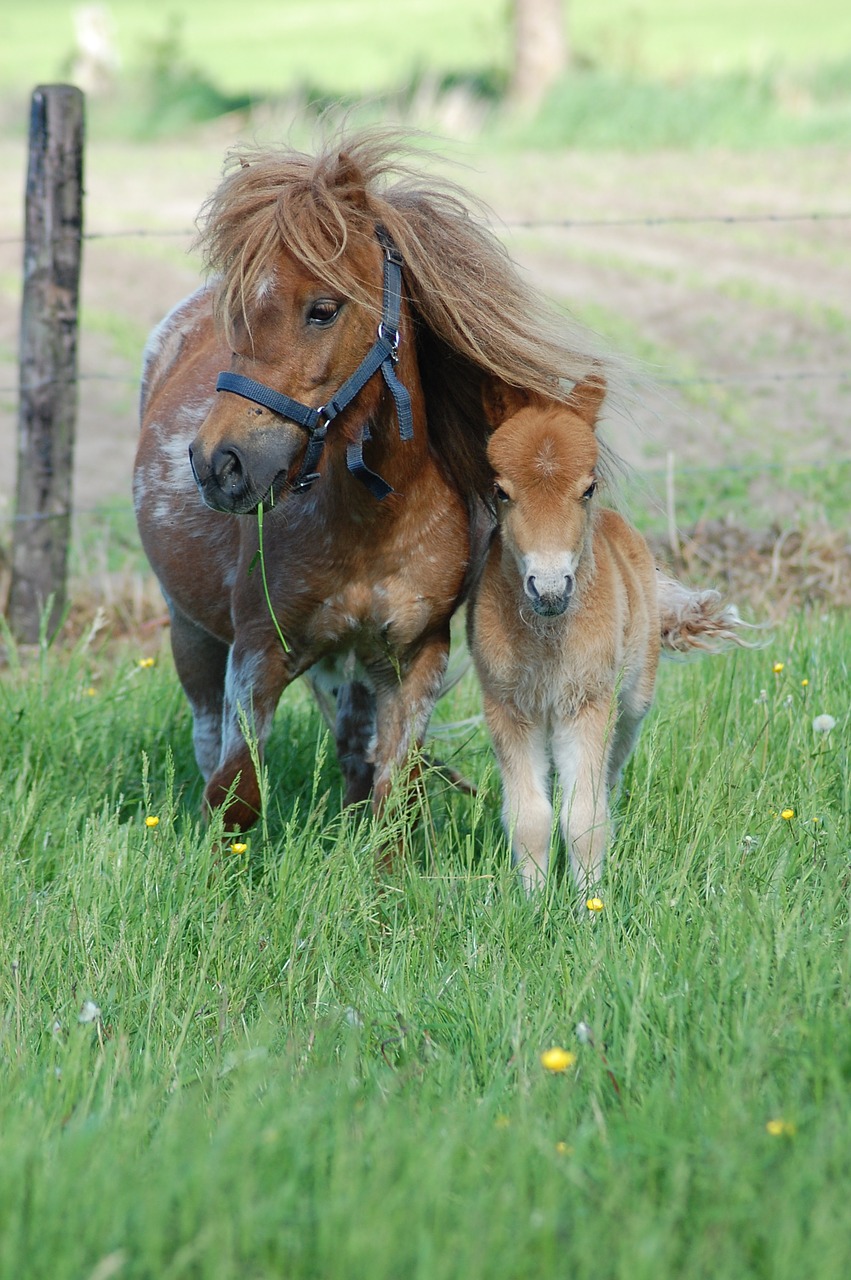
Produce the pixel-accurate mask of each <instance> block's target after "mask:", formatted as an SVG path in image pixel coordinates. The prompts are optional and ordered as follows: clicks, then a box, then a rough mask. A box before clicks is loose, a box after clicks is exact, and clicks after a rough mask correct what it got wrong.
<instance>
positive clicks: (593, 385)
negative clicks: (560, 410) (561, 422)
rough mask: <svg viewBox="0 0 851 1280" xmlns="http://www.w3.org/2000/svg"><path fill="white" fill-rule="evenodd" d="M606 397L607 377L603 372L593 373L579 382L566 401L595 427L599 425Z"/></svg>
mask: <svg viewBox="0 0 851 1280" xmlns="http://www.w3.org/2000/svg"><path fill="white" fill-rule="evenodd" d="M605 398H606V379H605V378H604V377H603V375H602V374H601V373H591V374H589V375H588V377H587V378H583V379H582V381H581V382H577V384H576V386H575V387H574V388H573V390H572V391H571V393H570V396H569V398H568V400H567V402H566V403H567V405H568V407H569V408H570V409H572V410H573V412H574V413H577V414H578V415H579V417H580V418H581V419H582V421H583V422H587V423H588V426H589V427H592V428H593V427H595V426H596V425H597V416H598V414H599V412H600V405H601V404H602V403H603V401H604V399H605Z"/></svg>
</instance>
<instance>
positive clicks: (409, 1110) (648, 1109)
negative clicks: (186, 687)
mask: <svg viewBox="0 0 851 1280" xmlns="http://www.w3.org/2000/svg"><path fill="white" fill-rule="evenodd" d="M849 640H851V628H849V624H848V620H847V617H841V618H840V617H832V618H824V619H821V620H816V619H799V620H797V621H794V622H792V623H790V624H788V626H786V627H784V628H782V629H780V630H778V632H777V633H776V634H775V635H774V637H773V638H772V640H771V643H770V645H769V647H767V648H765V649H763V650H760V651H756V652H752V653H740V654H734V655H729V656H726V657H723V658H718V659H704V660H700V661H698V662H694V663H687V664H667V665H665V666H664V667H663V669H662V673H661V679H660V687H659V693H658V698H657V703H656V706H655V708H654V710H653V712H652V713H651V716H650V718H649V720H648V723H647V726H646V728H645V731H644V734H643V737H642V739H641V740H640V743H639V747H638V749H637V752H636V755H635V757H634V759H633V761H632V764H631V765H630V767H629V770H628V774H627V778H626V792H625V794H624V796H623V798H622V800H621V803H620V806H619V831H618V836H617V841H616V844H615V847H614V850H613V854H612V857H611V860H610V863H609V867H608V873H607V877H606V880H605V883H604V887H603V892H602V896H603V899H604V901H605V907H604V909H603V911H602V912H601V913H600V914H599V915H598V916H596V917H590V916H589V913H588V912H587V910H586V909H585V908H584V906H583V905H582V904H577V903H576V902H575V895H574V894H572V893H571V890H570V887H569V885H568V884H567V883H565V882H564V881H563V879H559V878H556V879H554V880H553V883H552V884H551V886H550V889H549V891H548V893H547V895H546V896H545V897H544V898H543V899H542V900H541V901H539V902H535V903H529V902H527V901H525V899H524V898H523V897H522V895H521V894H520V892H519V890H518V888H517V885H516V884H515V883H514V879H513V876H512V874H511V872H510V869H509V867H508V865H507V853H506V849H505V845H504V841H503V837H502V834H501V831H500V827H499V822H498V808H499V803H498V786H497V780H496V777H495V774H494V772H493V767H492V765H491V761H490V752H489V748H488V744H487V741H486V738H485V735H484V731H483V730H482V728H481V726H477V725H475V724H474V725H472V726H471V727H469V728H468V729H467V730H466V733H465V734H462V735H460V736H456V737H453V738H450V739H445V740H443V741H442V742H441V746H440V751H441V753H442V754H443V755H444V756H447V755H450V754H453V753H454V758H455V762H456V763H457V764H459V765H460V766H461V767H462V768H464V769H465V770H467V771H468V772H469V773H471V774H472V775H473V776H475V777H476V778H477V779H478V780H479V781H480V782H481V783H482V792H481V794H480V796H479V798H478V800H471V799H469V798H467V797H461V796H457V795H455V794H447V792H446V791H445V789H444V788H443V787H442V786H441V785H440V784H439V783H438V782H437V781H432V782H431V783H430V784H429V787H428V789H427V793H426V800H425V801H424V807H423V811H422V815H421V816H422V819H423V820H422V821H421V822H420V823H419V824H418V825H417V826H416V827H415V828H412V829H407V830H406V840H407V845H408V857H407V861H406V864H405V866H404V867H403V868H401V869H400V870H399V872H398V874H396V875H395V876H393V877H392V878H390V879H389V880H385V881H379V880H377V879H376V877H375V875H374V873H373V870H372V867H373V859H374V857H375V854H376V851H377V849H378V847H379V843H380V839H381V835H380V833H379V832H378V831H376V830H375V828H374V827H373V825H372V824H371V823H370V822H369V821H362V822H360V823H358V822H356V821H355V820H353V819H352V818H351V817H350V816H349V815H343V814H341V813H340V810H339V779H338V775H337V771H336V767H335V765H334V763H333V761H332V760H331V759H330V758H329V755H328V751H327V743H326V742H325V739H324V735H323V734H322V732H321V730H320V728H319V721H318V717H317V716H316V714H315V712H314V711H313V710H312V709H311V707H310V705H309V702H308V700H307V698H306V696H305V694H304V693H303V692H302V691H300V690H298V689H295V690H293V691H291V693H290V694H288V695H287V696H286V698H285V699H284V702H283V704H282V707H281V709H280V711H279V715H278V719H277V722H276V728H275V733H274V735H273V739H272V743H271V745H270V751H269V757H268V777H269V784H268V797H267V819H266V822H265V824H264V825H263V826H261V827H260V828H258V830H257V831H255V832H254V833H252V835H251V838H250V841H249V853H248V855H239V854H232V853H229V852H227V849H228V848H229V845H228V844H227V843H226V844H225V845H224V848H223V847H222V845H221V841H220V839H219V836H220V833H219V832H218V830H217V828H216V827H215V825H214V827H213V828H212V829H211V830H209V831H204V830H203V829H201V828H200V827H199V825H198V822H197V817H196V815H197V805H198V801H199V786H198V782H197V778H196V774H195V768H194V764H193V761H192V758H191V747H190V742H189V738H190V726H189V719H188V715H187V711H186V708H185V704H184V702H183V698H182V695H181V693H180V691H179V689H178V687H177V684H176V680H175V677H174V674H173V671H172V668H171V664H170V659H169V658H168V657H167V656H166V655H163V656H162V657H161V659H160V660H159V661H158V663H157V664H156V665H155V666H153V667H151V668H142V667H140V666H139V665H138V656H139V655H138V654H137V653H135V652H132V651H123V652H122V651H115V650H113V651H112V653H111V655H110V654H107V653H106V652H102V653H97V652H95V650H94V647H93V646H90V647H88V648H86V647H85V645H82V644H81V645H78V646H77V648H76V650H75V651H74V652H73V653H70V654H69V653H61V652H58V651H54V650H42V651H41V652H39V653H38V654H36V655H34V656H32V655H30V656H24V657H22V659H21V661H20V662H18V661H17V659H16V657H15V654H14V651H13V653H12V659H13V661H12V665H11V667H10V668H9V669H8V670H7V671H6V673H5V674H4V676H3V679H2V683H0V701H2V703H3V708H2V715H0V735H2V736H0V742H2V751H0V785H2V789H3V796H4V803H3V805H2V807H0V859H2V874H1V875H0V1133H2V1134H3V1159H2V1161H0V1274H3V1275H9V1276H16V1277H22V1278H24V1277H26V1278H27V1280H29V1278H33V1280H35V1278H36V1277H50V1280H64V1277H68V1278H69V1280H70V1278H71V1277H74V1278H76V1277H80V1276H91V1275H99V1276H112V1275H117V1276H121V1277H157V1278H160V1277H184V1276H185V1277H193V1280H197V1278H204V1280H206V1278H207V1277H211V1278H212V1277H240V1278H242V1277H279V1276H284V1275H285V1276H287V1277H288V1278H290V1277H292V1278H298V1277H317V1278H318V1277H322V1280H328V1278H332V1277H341V1280H342V1278H343V1277H345V1280H357V1278H358V1277H361V1276H363V1277H367V1276H368V1277H370V1280H381V1277H388V1280H389V1278H390V1277H397V1276H399V1275H408V1276H411V1277H422V1278H423V1280H426V1278H427V1280H441V1278H442V1277H446V1280H450V1278H452V1280H454V1277H457V1276H464V1277H465V1278H466V1277H474V1278H475V1277H482V1280H484V1278H485V1277H486V1278H487V1280H502V1278H503V1277H518V1280H519V1278H525V1277H528V1276H532V1275H545V1276H562V1275H571V1276H578V1277H585V1276H587V1277H592V1276H593V1277H595V1278H600V1277H624V1278H625V1277H629V1278H630V1280H636V1278H637V1280H642V1278H643V1277H647V1278H648V1280H650V1278H651V1277H652V1278H653V1280H656V1278H657V1277H659V1276H688V1277H689V1278H690V1280H692V1278H699V1277H707V1280H709V1278H710V1277H711V1280H726V1278H727V1277H729V1280H745V1278H747V1277H761V1278H762V1277H764V1278H765V1280H785V1278H786V1277H789V1280H792V1278H793V1277H794V1278H795V1280H798V1278H799V1277H800V1276H807V1277H808V1278H809V1280H833V1278H834V1277H835V1278H836V1280H840V1277H844V1276H846V1275H847V1274H848V1272H849V1267H851V1245H849V1241H850V1240H851V1207H849V1200H848V1196H847V1186H848V1180H849V1176H851V1157H849V1151H851V1119H849V1116H850V1115H851V1113H849V1109H848V1089H849V1083H851V1022H849V1018H848V991H849V989H851V944H849V929H848V888H849V868H848V847H849V828H848V813H849V810H850V809H851V795H849V760H848V725H849V717H848V704H847V690H848V687H849V671H848V655H849V652H850V651H851V646H849ZM776 662H782V663H783V668H782V670H780V671H778V672H774V671H773V669H772V668H773V664H774V663H776ZM803 681H807V683H806V684H804V683H803ZM763 690H764V691H765V692H764V693H763V692H762V691H763ZM92 691H93V692H92ZM477 708H478V696H477V693H476V690H475V687H474V685H473V683H472V681H471V680H470V678H469V677H467V678H465V681H464V682H463V683H462V685H461V686H460V687H459V688H458V689H457V690H456V691H455V693H453V695H452V696H451V699H450V705H449V706H448V707H443V708H441V713H440V716H439V719H441V720H444V721H445V720H447V719H448V720H454V719H463V718H466V717H468V716H470V715H471V714H472V713H474V712H475V711H476V710H477ZM821 712H829V713H831V714H833V715H834V716H835V717H836V720H837V725H836V727H835V729H834V730H833V731H832V733H831V734H829V735H828V736H827V737H822V738H817V736H816V735H815V734H814V733H813V729H812V719H813V716H814V715H816V714H818V713H821ZM787 807H788V808H791V809H794V817H793V818H792V819H783V818H782V817H781V816H779V815H780V812H781V810H783V809H784V808H787ZM146 815H154V816H157V817H158V818H159V822H158V824H157V826H156V827H153V828H148V827H146V826H145V823H144V818H145V816H146ZM87 1001H91V1002H92V1003H93V1004H94V1005H96V1006H97V1008H98V1009H99V1010H100V1015H99V1016H95V1017H94V1020H93V1021H88V1022H86V1021H80V1020H79V1019H80V1015H81V1011H83V1010H84V1007H85V1004H86V1002H87ZM580 1021H582V1022H585V1023H587V1024H588V1025H589V1026H590V1027H591V1028H592V1030H593V1034H594V1038H595V1045H591V1044H583V1043H581V1042H580V1040H579V1039H578V1038H577V1037H576V1033H575V1029H576V1026H577V1024H578V1023H579V1022H580ZM552 1045H562V1046H564V1047H566V1048H567V1049H569V1050H571V1051H572V1052H574V1053H575V1054H576V1061H575V1063H574V1065H573V1066H572V1067H571V1068H569V1070H568V1071H567V1072H566V1073H564V1074H563V1075H552V1074H549V1073H548V1072H547V1071H545V1070H544V1068H543V1067H542V1065H541V1062H540V1054H541V1051H542V1050H544V1049H546V1048H548V1047H550V1046H552ZM603 1051H604V1053H605V1059H606V1060H605V1061H604V1060H603V1056H602V1055H603ZM610 1073H611V1074H610ZM778 1119H779V1120H783V1121H784V1122H786V1123H787V1124H788V1125H789V1126H792V1127H794V1132H788V1133H784V1134H780V1135H773V1134H772V1133H770V1132H768V1131H767V1129H766V1124H767V1123H768V1122H769V1121H771V1120H778Z"/></svg>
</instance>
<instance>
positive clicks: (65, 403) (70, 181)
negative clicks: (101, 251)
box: [8, 84, 83, 643]
mask: <svg viewBox="0 0 851 1280" xmlns="http://www.w3.org/2000/svg"><path fill="white" fill-rule="evenodd" d="M82 236H83V95H82V93H81V92H80V90H79V89H76V88H74V87H73V86H72V85H64V84H57V85H40V86H39V87H38V88H37V89H35V90H34V91H33V95H32V102H31V113H30V137H29V168H28V172H27V195H26V241H25V245H24V291H23V302H22V306H21V339H20V374H19V376H20V410H19V416H18V474H17V487H16V500H15V525H14V534H13V540H12V581H11V587H10V590H9V607H8V615H9V626H10V628H11V630H12V634H13V635H14V636H15V637H16V638H17V639H19V640H21V641H23V642H25V643H34V642H35V641H37V640H38V639H39V630H40V626H41V619H42V616H43V614H44V610H45V608H46V607H47V604H48V602H51V603H50V613H49V616H48V618H47V621H46V625H47V633H48V635H50V634H52V633H53V631H55V629H56V627H57V626H58V624H59V622H60V620H61V617H62V613H63V610H64V608H65V596H66V575H67V568H68V541H69V537H70V530H71V484H72V467H73V460H74V433H75V427H76V418H77V312H78V299H79V285H80V259H81V247H82Z"/></svg>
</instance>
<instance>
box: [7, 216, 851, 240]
mask: <svg viewBox="0 0 851 1280" xmlns="http://www.w3.org/2000/svg"><path fill="white" fill-rule="evenodd" d="M832 221H835V222H849V221H851V209H814V210H799V211H794V210H793V211H792V212H791V213H663V214H649V215H646V216H643V217H638V216H629V217H625V218H528V219H526V218H506V219H504V220H502V219H501V220H499V221H498V222H497V223H494V224H492V226H491V230H493V231H500V230H503V231H504V230H508V231H513V230H522V231H534V230H539V229H541V230H544V229H559V230H560V229H566V230H570V229H572V228H574V227H579V228H587V227H604V228H612V229H614V230H616V229H618V228H619V227H670V226H699V225H700V224H702V223H703V224H707V225H720V226H733V225H735V224H737V223H744V224H752V223H769V224H771V223H786V222H832ZM195 235H197V228H196V227H163V228H160V229H159V230H154V229H152V228H150V227H130V228H123V229H121V230H114V231H110V230H106V231H84V232H83V233H82V236H81V239H83V240H132V239H143V240H152V239H153V240H156V239H159V238H161V237H168V238H180V237H184V238H185V237H187V236H195ZM23 243H24V237H23V235H15V236H0V245H11V244H23Z"/></svg>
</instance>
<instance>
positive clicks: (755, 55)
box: [0, 0, 851, 149]
mask: <svg viewBox="0 0 851 1280" xmlns="http://www.w3.org/2000/svg"><path fill="white" fill-rule="evenodd" d="M109 12H110V14H111V17H112V22H113V27H114V40H115V46H116V48H117V51H118V54H119V57H120V73H119V75H118V77H117V81H116V89H115V92H114V93H112V94H111V95H109V96H108V97H106V98H104V99H102V100H98V99H97V98H96V97H92V98H91V99H90V101H89V113H88V114H89V127H90V130H91V132H92V133H93V134H94V135H96V136H110V137H119V136H123V137H145V138H156V137H163V136H166V135H169V134H174V133H179V132H181V131H184V130H186V129H187V128H190V127H191V126H193V125H194V124H197V123H199V122H202V121H205V120H208V119H212V118H215V117H216V116H219V115H222V114H226V113H229V112H233V111H240V110H244V109H245V108H246V107H248V106H249V105H250V104H251V103H262V102H265V103H270V102H277V103H280V102H282V101H284V102H287V101H289V102H293V101H294V100H295V101H297V102H298V103H300V108H299V116H300V117H302V118H303V117H305V116H306V117H310V115H311V114H312V111H313V109H314V108H315V109H319V108H321V107H322V106H324V105H327V104H328V103H332V102H345V103H349V104H352V103H355V102H358V101H360V100H362V99H367V100H368V101H369V102H370V103H371V104H372V106H371V111H372V113H373V114H374V113H375V111H376V110H378V111H383V110H386V109H387V102H386V99H387V97H388V95H389V97H390V98H391V99H392V100H393V101H392V110H393V111H394V112H396V111H398V110H399V108H400V107H401V108H402V111H403V113H404V111H405V110H406V109H407V108H408V107H409V105H410V103H409V99H410V97H411V95H412V94H413V93H414V92H415V91H416V90H417V89H426V90H427V91H428V92H427V93H426V96H428V94H429V93H431V92H433V90H434V89H435V88H437V89H440V88H441V87H444V88H445V87H448V86H457V85H458V84H459V83H460V84H464V85H466V86H467V87H468V88H469V90H470V92H471V93H472V94H473V95H474V96H484V98H485V99H487V101H488V102H489V103H490V104H491V105H493V104H494V103H495V102H498V101H499V98H500V96H501V94H502V91H503V89H504V87H505V84H506V81H507V77H508V74H509V68H510V64H511V34H510V11H509V8H508V7H507V6H499V5H494V4H492V3H488V0H467V3H465V4H464V5H459V4H453V3H451V2H450V0H418V3H415V4H414V3H412V4H409V5H407V6H406V10H405V15H404V20H401V21H400V15H399V11H398V5H396V4H393V3H391V2H390V0H321V3H320V2H319V0H317V3H314V4H312V5H307V4H295V3H289V4H273V3H272V2H271V0H246V3H244V4H242V5H239V6H234V5H233V4H231V3H227V2H226V0H206V2H205V3H203V4H202V3H200V0H187V2H185V3H183V4H182V5H180V6H179V9H178V7H176V6H174V5H172V4H171V3H164V2H163V0H154V2H153V3H149V4H146V5H144V6H142V5H138V4H135V3H132V0H113V3H112V4H111V5H110V6H109ZM568 25H569V33H570V40H571V44H572V47H573V49H574V52H575V55H576V64H575V66H574V68H573V69H572V70H571V72H570V73H569V74H568V75H566V76H565V77H564V79H563V81H562V82H561V84H560V85H558V86H557V87H556V89H555V90H554V91H553V92H552V94H551V95H550V98H549V100H548V102H547V103H546V104H545V106H544V108H543V110H542V112H541V113H540V115H539V117H538V118H537V119H536V120H535V121H534V122H533V123H531V124H527V125H524V126H522V127H520V128H518V127H516V126H515V125H514V124H513V123H512V122H511V121H510V120H508V121H506V120H504V119H503V118H502V116H501V115H500V114H499V113H497V117H496V121H495V122H494V123H493V124H492V126H491V129H490V132H491V133H492V134H493V135H494V136H495V137H496V138H497V139H499V140H500V141H501V142H503V143H509V144H512V145H529V144H531V145H535V146H544V147H547V146H570V145H578V146H583V147H589V146H591V147H605V146H616V147H627V148H630V149H646V148H648V147H651V146H657V145H658V146H689V147H693V146H701V145H702V146H710V145H718V144H721V145H729V146H739V147H754V146H765V145H777V144H795V143H798V144H812V143H818V142H836V141H843V140H846V139H847V138H848V136H849V132H851V71H849V65H848V60H847V57H845V58H844V59H843V56H842V54H843V50H845V49H847V48H848V45H849V40H851V17H849V14H848V8H847V5H845V4H842V3H840V0H814V2H813V3H810V4H805V3H804V2H803V0H789V2H787V3H784V4H783V5H782V6H780V7H779V8H778V6H777V5H776V4H775V3H771V2H770V0H748V3H746V4H744V5H742V4H741V3H737V2H736V0H723V2H722V3H720V4H719V3H716V4H710V3H709V0H689V3H683V0H647V3H645V4H641V5H636V4H635V3H634V2H633V0H599V2H598V3H595V4H591V3H589V2H588V0H586V2H585V3H579V4H576V3H571V4H570V5H569V7H568ZM74 38H75V37H74V28H73V20H72V13H71V10H70V9H69V8H68V6H67V4H66V3H65V0H61V2H60V0H38V2H37V3H34V4H32V5H29V6H17V7H16V8H15V11H14V13H11V12H10V13H9V14H8V15H7V19H6V23H5V25H4V39H3V43H2V47H0V99H5V100H6V102H7V103H11V102H13V101H14V100H15V99H17V98H19V97H20V98H21V99H22V104H21V108H20V110H19V113H18V118H19V122H20V128H24V127H25V117H26V111H25V107H24V106H23V99H24V95H26V94H27V93H28V92H29V91H30V90H31V89H32V88H33V87H34V86H35V85H36V84H38V83H45V82H47V83H50V82H55V81H57V80H63V79H67V78H68V77H69V76H70V75H71V74H72V63H73V49H74ZM12 112H13V108H12V106H11V105H9V106H7V108H6V112H5V114H6V117H7V118H8V119H9V120H10V121H11V120H12V119H13V114H12ZM419 122H420V123H421V121H419ZM252 127H256V121H254V122H252ZM282 127H286V126H282Z"/></svg>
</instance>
